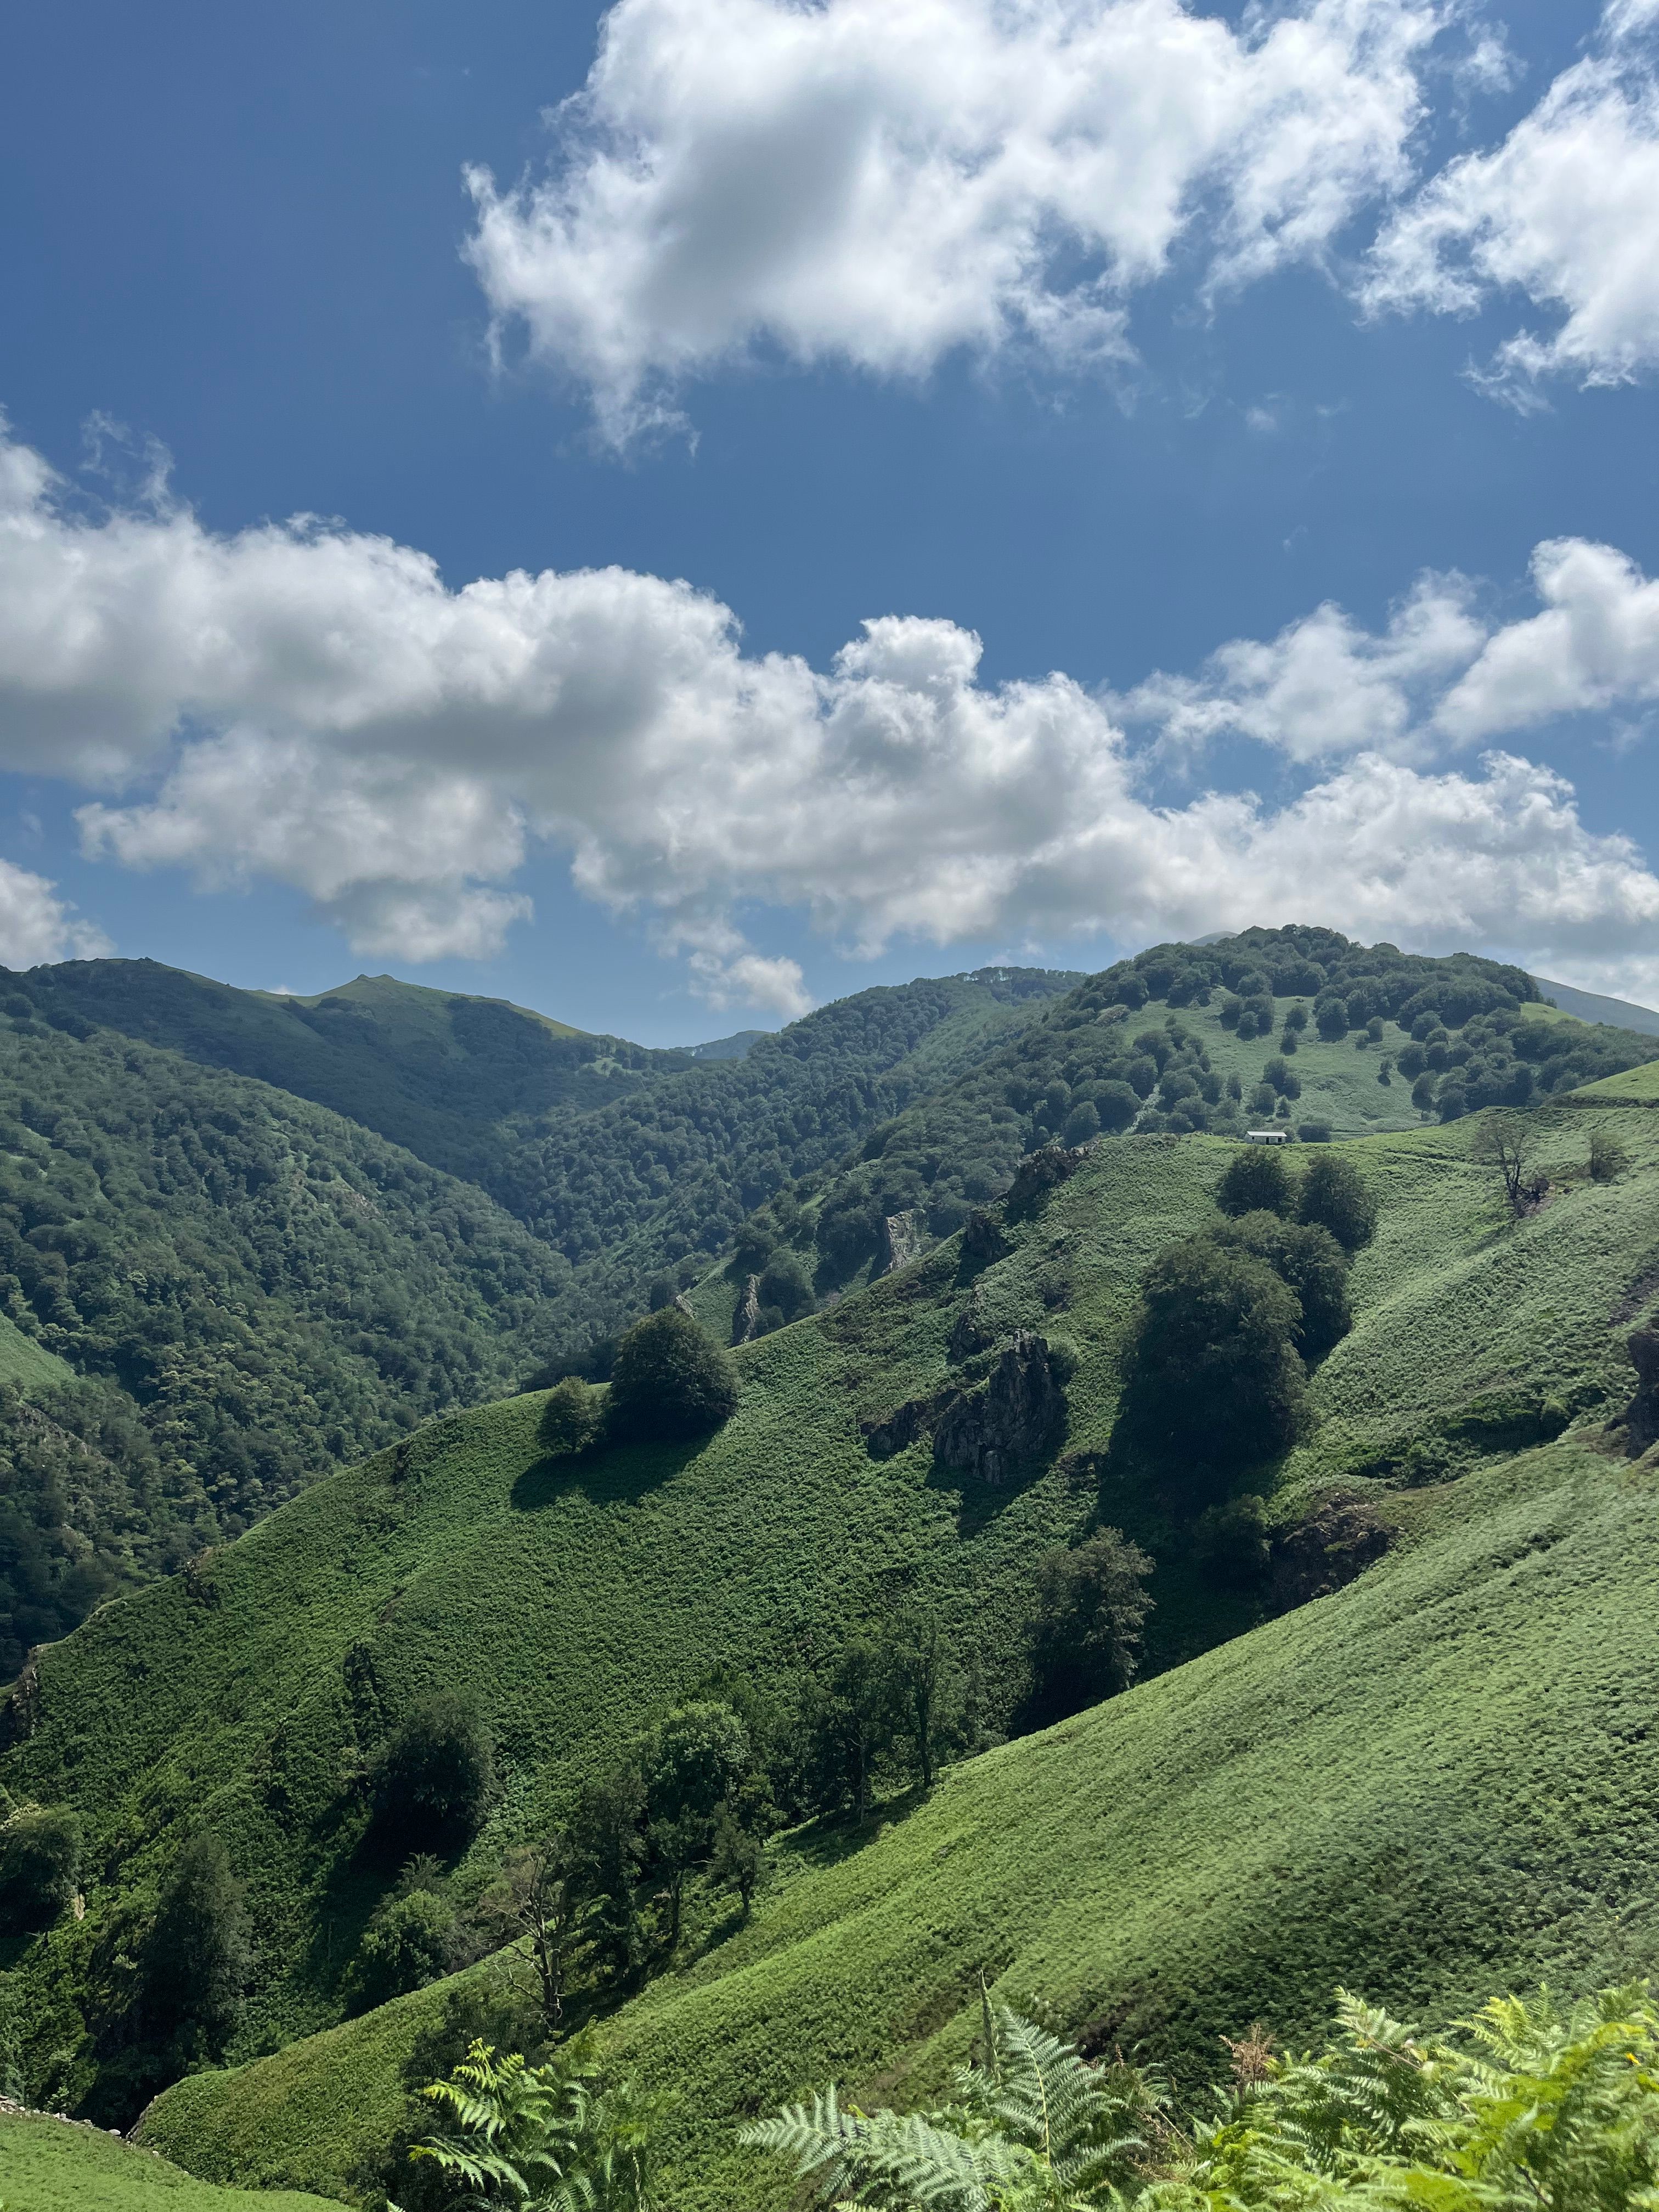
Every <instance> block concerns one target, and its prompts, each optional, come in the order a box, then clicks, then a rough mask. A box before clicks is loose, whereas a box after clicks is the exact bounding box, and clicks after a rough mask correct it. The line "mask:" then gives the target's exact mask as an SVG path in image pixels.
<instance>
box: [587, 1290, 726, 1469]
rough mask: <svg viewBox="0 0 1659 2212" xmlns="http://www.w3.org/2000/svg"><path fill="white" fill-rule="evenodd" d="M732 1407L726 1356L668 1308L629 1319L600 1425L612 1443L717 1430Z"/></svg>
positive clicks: (679, 1438)
mask: <svg viewBox="0 0 1659 2212" xmlns="http://www.w3.org/2000/svg"><path fill="white" fill-rule="evenodd" d="M737 1404H738V1377H737V1370H736V1369H735V1368H734V1367H733V1365H732V1360H731V1357H730V1355H729V1354H728V1353H727V1352H725V1351H724V1350H723V1349H722V1348H721V1347H720V1346H719V1345H717V1344H716V1343H714V1340H712V1338H710V1337H708V1336H707V1335H705V1334H704V1333H703V1331H702V1329H701V1328H698V1326H697V1324H696V1322H695V1321H693V1320H692V1318H691V1316H690V1314H687V1313H683V1312H682V1311H681V1310H680V1309H679V1308H678V1306H669V1307H667V1308H666V1309H665V1310H664V1311H663V1312H661V1313H658V1314H652V1315H651V1316H649V1317H648V1319H647V1320H645V1321H641V1322H635V1325H634V1327H633V1328H630V1329H629V1332H628V1334H627V1335H626V1336H625V1337H623V1340H622V1342H621V1344H620V1345H619V1346H618V1347H617V1359H616V1364H615V1366H614V1367H613V1368H612V1369H611V1396H610V1401H609V1403H608V1405H607V1407H606V1412H605V1428H606V1432H607V1434H608V1435H610V1436H611V1437H614V1438H616V1439H617V1440H618V1441H619V1442H622V1441H629V1442H633V1441H638V1442H652V1443H681V1442H683V1441H685V1440H687V1439H689V1438H690V1437H701V1436H707V1435H708V1431H710V1430H711V1429H717V1428H719V1427H720V1424H721V1423H722V1422H723V1421H728V1420H730V1419H731V1418H732V1414H733V1413H735V1412H736V1411H737Z"/></svg>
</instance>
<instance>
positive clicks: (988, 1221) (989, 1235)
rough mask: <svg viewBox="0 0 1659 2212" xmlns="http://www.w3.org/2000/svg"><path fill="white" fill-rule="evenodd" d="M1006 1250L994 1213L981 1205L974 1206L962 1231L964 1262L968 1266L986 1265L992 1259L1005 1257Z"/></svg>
mask: <svg viewBox="0 0 1659 2212" xmlns="http://www.w3.org/2000/svg"><path fill="white" fill-rule="evenodd" d="M1008 1250H1009V1247H1008V1245H1007V1243H1006V1242H1005V1241H1004V1238H1003V1234H1002V1231H1001V1230H1000V1228H999V1227H998V1225H997V1218H996V1216H995V1214H994V1213H992V1212H990V1211H989V1210H988V1208H987V1207H985V1206H978V1207H976V1208H975V1211H974V1212H972V1213H970V1214H969V1217H968V1225H967V1227H966V1228H965V1229H964V1230H963V1232H962V1256H963V1261H964V1263H965V1264H966V1265H967V1266H968V1267H990V1266H991V1265H992V1263H993V1262H994V1261H997V1260H1001V1259H1006V1256H1007V1254H1008Z"/></svg>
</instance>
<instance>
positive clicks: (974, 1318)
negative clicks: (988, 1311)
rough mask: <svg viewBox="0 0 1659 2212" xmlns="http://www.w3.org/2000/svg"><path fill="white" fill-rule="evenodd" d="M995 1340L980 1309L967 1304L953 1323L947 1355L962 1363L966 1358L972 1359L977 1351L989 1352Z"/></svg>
mask: <svg viewBox="0 0 1659 2212" xmlns="http://www.w3.org/2000/svg"><path fill="white" fill-rule="evenodd" d="M994 1341H995V1338H994V1334H993V1333H992V1331H991V1330H990V1329H989V1328H987V1326H986V1324H985V1322H984V1321H983V1320H982V1319H981V1316H980V1315H979V1313H978V1311H977V1310H975V1308H974V1307H973V1306H971V1305H967V1306H964V1307H963V1310H962V1311H961V1312H960V1313H959V1314H958V1315H957V1317H956V1319H955V1321H954V1322H951V1334H950V1336H949V1337H948V1338H947V1339H946V1341H945V1356H946V1358H949V1359H952V1360H954V1361H956V1362H957V1364H960V1363H961V1362H962V1361H963V1360H964V1359H971V1358H973V1356H974V1354H975V1352H988V1351H989V1350H990V1348H991V1346H992V1345H993V1343H994Z"/></svg>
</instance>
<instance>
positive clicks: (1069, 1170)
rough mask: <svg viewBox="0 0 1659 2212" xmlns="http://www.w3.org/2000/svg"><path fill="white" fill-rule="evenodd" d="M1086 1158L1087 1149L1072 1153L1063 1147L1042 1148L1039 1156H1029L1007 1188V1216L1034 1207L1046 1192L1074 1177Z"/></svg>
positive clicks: (1082, 1148) (1022, 1162)
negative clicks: (1008, 1213) (1069, 1177)
mask: <svg viewBox="0 0 1659 2212" xmlns="http://www.w3.org/2000/svg"><path fill="white" fill-rule="evenodd" d="M1088 1157H1089V1150H1088V1147H1087V1146H1086V1145H1080V1146H1078V1147H1077V1148H1076V1149H1075V1150H1073V1148H1072V1147H1071V1146H1066V1145H1044V1146H1042V1149H1041V1150H1040V1151H1038V1152H1028V1153H1027V1154H1026V1156H1025V1158H1024V1159H1023V1160H1022V1161H1021V1162H1020V1164H1019V1165H1018V1168H1017V1169H1016V1170H1015V1172H1014V1179H1013V1181H1012V1182H1011V1183H1010V1184H1009V1186H1008V1199H1007V1206H1008V1211H1009V1212H1010V1213H1019V1212H1024V1209H1025V1208H1026V1207H1028V1206H1034V1205H1035V1204H1036V1201H1037V1200H1038V1199H1039V1198H1041V1197H1042V1194H1043V1193H1044V1192H1045V1191H1049V1190H1052V1189H1053V1188H1054V1185H1055V1184H1056V1183H1061V1182H1066V1179H1067V1177H1068V1176H1074V1175H1075V1174H1076V1173H1077V1171H1078V1170H1079V1168H1080V1167H1081V1166H1082V1165H1083V1163H1084V1162H1085V1160H1086V1159H1087V1158H1088Z"/></svg>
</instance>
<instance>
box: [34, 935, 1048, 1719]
mask: <svg viewBox="0 0 1659 2212" xmlns="http://www.w3.org/2000/svg"><path fill="white" fill-rule="evenodd" d="M1070 980H1071V979H1070V978H1066V977H1054V978H1048V977H1045V976H1042V975H1036V974H1032V973H1030V972H1027V971H1010V972H1008V973H999V974H998V975H995V976H993V977H989V978H982V979H979V980H975V979H971V978H966V979H964V978H955V979H948V980H947V981H945V982H943V983H939V984H917V985H912V986H909V987H906V988H903V989H898V990H881V991H872V992H866V993H864V994H860V997H859V998H858V999H855V1000H848V1001H847V1002H845V1003H844V1004H843V1005H842V1006H837V1007H830V1008H826V1009H824V1010H823V1012H821V1013H820V1014H817V1015H814V1016H812V1017H811V1018H809V1019H808V1020H807V1021H806V1022H804V1023H800V1024H796V1025H795V1027H794V1029H793V1030H791V1031H789V1032H787V1033H786V1035H785V1036H783V1037H782V1038H779V1039H770V1038H769V1039H765V1040H763V1045H764V1050H761V1049H758V1048H757V1050H756V1051H754V1052H753V1053H752V1054H750V1058H748V1059H746V1060H742V1061H735V1060H733V1061H727V1060H716V1061H711V1062H709V1063H708V1064H701V1063H699V1062H697V1061H696V1060H694V1059H693V1058H692V1057H691V1056H690V1055H689V1054H665V1053H652V1052H647V1051H645V1050H643V1049H642V1048H639V1047H637V1046H633V1045H629V1044H625V1043H623V1042H619V1041H618V1040H617V1039H615V1038H608V1037H590V1036H581V1035H580V1034H579V1033H578V1032H576V1031H574V1030H567V1029H564V1028H562V1026H561V1025H560V1024H557V1023H554V1022H550V1021H547V1020H545V1019H544V1018H543V1017H542V1016H540V1015H536V1014H531V1013H526V1012H524V1011H523V1010H522V1009H520V1008H517V1007H513V1006H507V1005H506V1004H505V1003H504V1002H502V1001H499V1000H479V999H465V998H459V997H455V996H453V995H449V994H443V993H441V992H435V991H428V990H423V989H421V988H418V987H416V986H413V985H409V984H403V983H398V982H395V981H392V979H391V978H389V977H384V976H382V977H360V978H359V979H358V981H356V983H355V984H352V985H349V986H347V987H345V988H344V989H343V990H341V991H337V992H331V993H327V994H324V995H323V996H322V997H320V998H319V999H316V1000H297V999H285V998H276V997H273V996H270V995H269V994H262V993H257V992H245V991H235V990H232V989H230V988H228V987H226V986H224V985H222V984H217V983H211V982H208V981H204V980H203V979H202V978H200V977H197V976H193V975H184V974H181V973H179V971H178V970H176V969H167V968H164V967H161V966H159V965H157V964H156V963H155V962H151V961H87V962H75V963H70V964H68V965H66V966H64V967H59V968H46V969H34V970H33V971H31V972H30V974H28V975H23V976H16V975H13V976H6V977H3V978H0V986H3V987H0V1154H3V1157H0V1391H3V1390H4V1389H6V1388H7V1387H8V1386H9V1389H10V1392H11V1395H7V1396H0V1470H3V1486H0V1680H3V1679H8V1678H9V1677H10V1676H11V1675H12V1674H15V1672H16V1671H17V1669H18V1668H19V1667H21V1664H22V1662H23V1657H24V1654H25V1652H26V1651H27V1649H28V1647H29V1646H30V1645H32V1644H37V1643H41V1642H45V1641H48V1640H50V1639H51V1638H54V1637H57V1636H60V1635H62V1634H63V1633H64V1632H65V1631H66V1630H67V1629H68V1628H70V1627H71V1626H73V1625H74V1624H75V1622H76V1621H77V1620H80V1619H82V1617H83V1616H84V1614H85V1613H86V1612H87V1610H88V1607H90V1606H91V1605H92V1604H94V1603H96V1602H97V1601H99V1600H100V1598H102V1597H105V1596H106V1595H109V1594H110V1593H111V1592H112V1590H114V1589H119V1588H121V1587H124V1586H125V1585H126V1584H128V1583H131V1581H133V1580H134V1579H135V1578H142V1577H143V1576H145V1575H147V1574H149V1573H152V1572H155V1571H157V1570H161V1569H167V1568H171V1567H176V1566H177V1565H179V1564H180V1563H181V1562H182V1560H183V1559H185V1558H186V1557H187V1556H188V1555H189V1554H190V1553H192V1552H194V1551H197V1550H198V1549H200V1548H201V1547H203V1546H204V1545H206V1544H211V1543H216V1542H218V1541H222V1539H224V1538H225V1537H228V1536H234V1535H236V1534H239V1533H240V1531H241V1530H242V1529H243V1528H246V1527H247V1526H248V1525H249V1524H250V1523H251V1522H252V1521H253V1520H254V1519H256V1518H257V1517H258V1516H259V1515H260V1514H261V1513H263V1512H264V1511H265V1510H269V1508H270V1506H271V1505H273V1504H276V1503H278V1502H280V1500H281V1499H282V1498H285V1497H288V1496H289V1495H291V1494H292V1493H293V1492H294V1491H295V1489H296V1488H297V1487H298V1486H299V1485H300V1484H301V1482H303V1481H304V1480H307V1479H309V1478H310V1477H311V1476H312V1475H314V1474H317V1473H319V1471H320V1470H321V1469H322V1468H325V1466H327V1465H329V1464H331V1463H337V1462H340V1461H342V1460H349V1459H353V1458H356V1456H358V1455H360V1454H362V1452H364V1451H366V1450H369V1449H374V1447H375V1446H377V1445H379V1444H380V1443H385V1442H386V1441H388V1440H389V1439H391V1438H392V1437H396V1436H398V1435H399V1434H401V1433H403V1432H404V1431H407V1430H408V1429H410V1428H411V1427H412V1426H414V1425H415V1424H416V1423H417V1422H418V1421H420V1420H422V1419H425V1418H426V1417H427V1416H428V1415H429V1414H431V1413H436V1412H440V1411H441V1410H443V1409H444V1408H446V1407H452V1406H458V1405H466V1404H473V1403H477V1402H479V1401H483V1400H484V1399H488V1398H490V1397H494V1396H498V1395H501V1393H502V1392H503V1391H504V1390H508V1389H512V1388H513V1387H514V1386H515V1385H516V1384H517V1383H520V1381H521V1380H522V1379H523V1377H524V1376H526V1375H527V1374H529V1373H530V1372H531V1371H532V1370H534V1369H535V1368H536V1367H538V1365H540V1364H543V1363H544V1361H546V1360H547V1358H549V1357H550V1355H551V1354H553V1353H555V1352H558V1351H560V1350H561V1349H562V1348H568V1347H569V1346H572V1345H574V1346H578V1347H583V1346H587V1345H589V1344H590V1343H591V1342H592V1340H593V1339H594V1338H596V1337H599V1336H603V1335H604V1334H605V1333H606V1332H607V1331H608V1330H610V1329H611V1328H615V1327H617V1326H618V1325H620V1324H622V1323H624V1322H627V1321H629V1320H631V1319H632V1318H633V1317H634V1316H635V1315H636V1314H637V1313H638V1312H640V1311H641V1310H642V1308H643V1306H644V1304H645V1299H646V1286H647V1282H648V1280H649V1279H650V1277H651V1276H652V1274H653V1273H654V1272H655V1271H657V1270H659V1269H661V1268H663V1267H665V1266H666V1267H678V1269H679V1272H680V1274H681V1277H682V1278H683V1279H685V1280H688V1281H689V1280H690V1279H694V1278H695V1277H696V1275H697V1274H698V1273H701V1272H702V1269H703V1268H705V1267H707V1265H708V1257H709V1255H710V1254H711V1253H712V1252H713V1251H714V1250H716V1249H719V1247H720V1245H721V1244H722V1243H724V1242H725V1241H726V1237H727V1235H728V1234H729V1231H730V1229H731V1228H732V1225H735V1223H736V1222H737V1220H738V1219H739V1218H741V1215H742V1212H743V1211H744V1207H745V1206H747V1205H749V1204H751V1203H753V1202H755V1201H756V1200H758V1199H759V1198H762V1197H763V1196H765V1195H767V1194H769V1192H770V1191H772V1190H773V1189H774V1188H776V1187H777V1186H778V1185H779V1184H780V1183H781V1182H783V1181H784V1180H785V1178H786V1177H787V1175H788V1174H789V1173H791V1172H792V1171H793V1170H795V1169H796V1168H798V1167H799V1166H800V1165H802V1164H805V1165H811V1164H814V1163H817V1162H818V1161H821V1160H823V1159H824V1158H829V1157H839V1156H840V1154H841V1153H842V1152H844V1151H845V1150H846V1148H847V1146H848V1144H849V1143H851V1142H853V1141H854V1139H857V1138H858V1137H859V1136H860V1134H861V1133H862V1132H863V1131H864V1129H865V1128H866V1127H868V1125H869V1123H870V1121H872V1120H873V1119H875V1118H877V1117H878V1116H879V1115H881V1114H883V1113H885V1112H889V1111H890V1110H891V1109H892V1107H893V1106H894V1104H895V1103H898V1102H901V1101H902V1100H903V1099H905V1098H907V1097H910V1096H913V1095H915V1092H916V1091H917V1090H918V1089H919V1088H921V1086H923V1085H927V1084H929V1083H938V1082H943V1081H945V1080H948V1079H950V1078H951V1077H952V1076H953V1075H955V1074H956V1073H958V1072H959V1071H960V1069H961V1068H962V1067H963V1066H966V1065H969V1064H971V1062H972V1060H974V1058H975V1055H976V1054H981V1053H982V1052H983V1051H985V1050H987V1049H989V1048H991V1047H992V1046H993V1045H994V1043H995V1042H997V1041H998V1039H999V1038H1000V1036H1002V1035H1003V1034H1005V1033H1006V1030H1008V1029H1009V1028H1011V1027H1012V1026H1014V1025H1016V1024H1018V1022H1019V1021H1020V1020H1022V1019H1024V1018H1026V1017H1027V1016H1028V1015H1029V1013H1030V1012H1031V1011H1032V1010H1033V1009H1034V1008H1035V1007H1036V1006H1038V1005H1040V1004H1041V1003H1042V1000H1043V998H1044V996H1045V995H1047V994H1051V993H1052V992H1053V991H1054V990H1055V989H1058V988H1060V987H1064V985H1065V984H1066V982H1068V981H1070ZM728 1042H729V1041H728ZM619 1100H622V1101H625V1102H626V1103H625V1110H623V1109H619V1106H618V1101H619ZM578 1130H580V1133H581V1134H580V1137H578V1136H576V1135H575V1134H574V1132H576V1131H578ZM558 1131H568V1132H570V1133H571V1134H570V1135H569V1136H568V1137H563V1136H559V1135H557V1134H556V1132H558ZM573 1262H574V1265H573V1264H572V1263H573Z"/></svg>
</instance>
